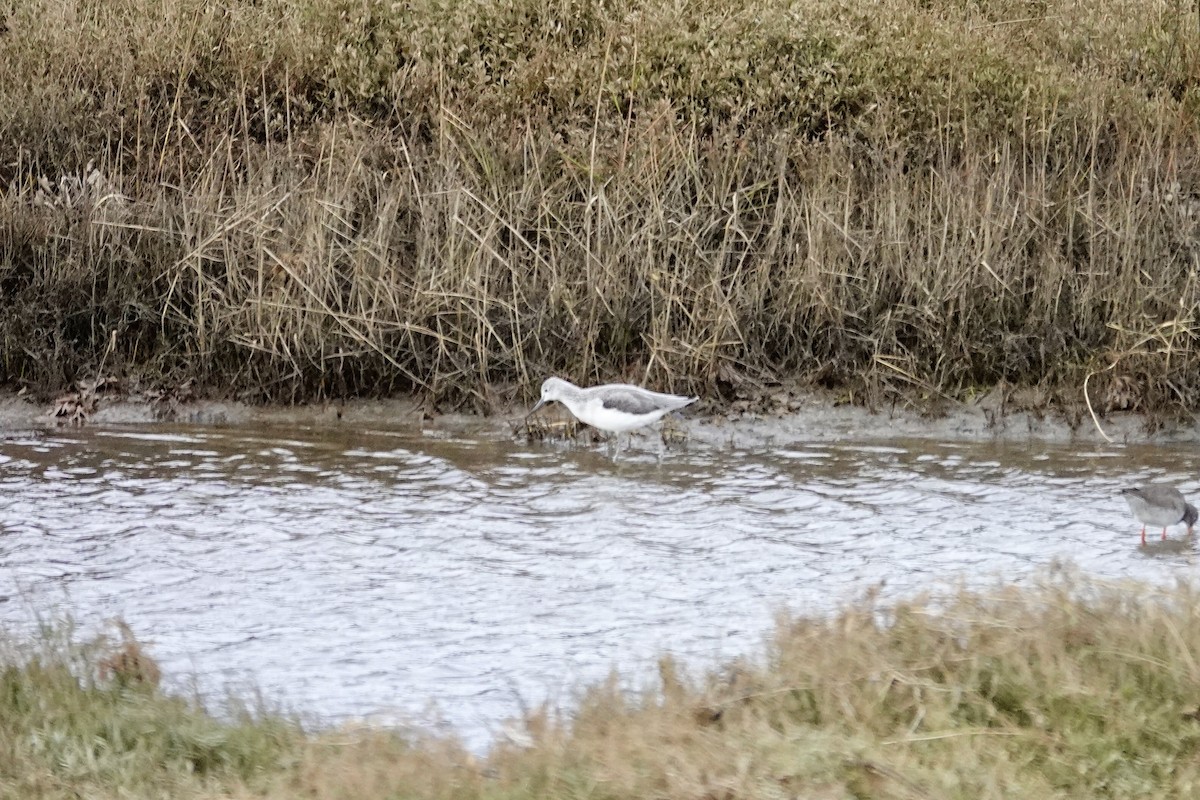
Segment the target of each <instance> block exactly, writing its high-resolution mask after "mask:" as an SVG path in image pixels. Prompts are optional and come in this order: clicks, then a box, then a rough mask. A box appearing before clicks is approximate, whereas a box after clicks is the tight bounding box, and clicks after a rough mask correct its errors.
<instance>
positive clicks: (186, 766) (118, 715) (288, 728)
mask: <svg viewBox="0 0 1200 800" xmlns="http://www.w3.org/2000/svg"><path fill="white" fill-rule="evenodd" d="M1196 591H1197V590H1196V588H1195V587H1194V586H1191V585H1180V586H1177V587H1175V588H1168V589H1156V588H1151V587H1147V586H1141V585H1135V584H1119V585H1117V584H1100V583H1095V582H1091V581H1087V580H1080V579H1079V578H1077V577H1073V576H1070V575H1063V574H1051V575H1049V576H1047V577H1046V578H1045V579H1044V580H1043V581H1042V582H1041V583H1040V584H1039V585H1036V586H1030V587H1025V588H1005V589H998V590H995V591H986V592H966V591H964V592H958V593H953V592H951V593H947V594H945V595H942V596H940V597H936V598H932V599H924V600H916V601H912V602H905V603H900V604H897V605H890V606H884V605H880V604H878V603H876V602H875V601H873V600H871V599H870V598H868V599H866V600H864V601H863V602H861V603H859V604H856V605H855V606H853V607H851V608H848V609H847V610H845V611H843V612H841V613H840V614H838V615H836V616H835V617H832V618H829V619H803V618H802V619H784V620H781V621H780V623H779V626H778V629H777V631H776V632H775V634H774V636H773V637H772V639H771V641H770V643H769V647H768V655H767V656H766V658H765V661H764V662H763V663H755V662H749V661H747V662H743V663H735V664H730V665H728V666H727V667H725V668H724V669H722V670H719V671H717V672H714V673H711V674H709V675H707V676H706V677H703V678H702V679H699V680H693V679H688V678H686V677H683V676H682V675H681V674H680V673H679V671H678V670H677V668H676V666H675V665H674V664H673V663H672V662H670V661H669V660H664V661H663V662H662V664H661V666H660V680H659V682H658V686H656V687H654V688H653V689H647V690H646V691H645V692H642V693H638V694H631V693H629V692H627V691H622V690H620V689H618V688H617V683H616V680H615V679H614V680H613V681H610V682H609V683H607V684H604V685H600V686H595V687H592V688H590V689H588V690H587V691H586V692H584V693H583V694H582V695H581V696H580V698H579V700H578V701H577V704H576V707H575V708H573V709H570V710H569V717H568V718H567V719H563V720H559V719H558V718H556V717H555V716H553V715H551V714H549V713H546V712H541V713H534V714H531V715H530V716H529V717H528V718H527V719H526V720H525V732H526V734H527V738H528V741H527V742H522V743H520V744H514V743H499V744H497V745H495V746H494V748H493V749H492V751H491V752H490V753H488V754H487V755H486V756H483V757H477V756H474V755H472V754H470V753H468V752H466V751H464V750H463V749H462V748H461V747H460V746H458V745H457V744H455V743H454V742H452V741H447V740H437V739H422V738H408V739H406V738H403V737H401V736H399V735H394V734H389V733H387V732H384V731H378V730H370V729H344V730H338V731H331V732H325V733H319V734H307V735H306V734H304V733H302V732H301V731H300V729H299V728H297V727H295V726H294V725H292V724H291V723H287V722H281V721H279V720H273V719H271V718H270V717H258V718H257V719H256V718H251V717H249V716H242V717H240V718H239V719H238V720H237V721H235V722H224V723H222V722H216V721H214V720H212V719H211V718H209V717H207V716H206V715H205V714H204V713H203V712H201V711H198V710H195V709H192V708H190V707H189V706H188V705H187V704H184V703H181V702H180V701H178V700H175V699H172V698H169V697H164V696H162V695H161V694H159V693H158V692H157V690H156V689H155V688H154V686H153V685H151V684H147V683H144V682H137V683H129V682H121V681H113V680H107V681H106V680H100V679H98V678H97V673H96V671H95V669H93V668H91V667H90V666H88V665H89V663H93V662H89V660H88V659H89V653H91V652H92V651H88V650H87V649H84V650H80V649H79V648H77V647H71V648H65V645H63V644H62V643H61V641H60V642H59V643H58V644H56V645H54V646H53V647H50V646H45V645H43V646H41V647H40V648H39V652H40V655H39V656H38V657H36V658H30V657H29V655H28V653H27V652H26V653H25V655H23V656H20V657H18V656H17V655H15V654H14V653H13V652H12V648H11V647H10V652H9V653H8V655H7V656H6V657H5V659H4V663H5V667H4V670H3V672H2V673H0V682H2V687H3V692H0V712H2V713H0V752H3V753H4V754H5V758H3V759H0V787H8V788H6V789H0V796H12V797H55V798H57V797H64V798H66V797H78V796H87V797H123V798H142V797H146V798H148V797H161V796H173V797H248V796H255V797H280V798H284V797H287V798H295V797H308V798H320V799H324V798H347V800H348V799H349V798H355V799H356V800H370V799H371V798H397V797H402V798H510V799H515V798H526V797H528V798H533V797H546V798H551V797H552V798H624V797H656V798H663V799H664V800H675V799H676V798H678V799H679V800H697V799H699V798H726V799H727V800H741V799H742V798H764V799H766V798H771V799H772V800H774V799H776V798H810V799H815V800H827V799H828V800H841V799H842V798H846V799H847V800H849V799H850V798H876V799H878V798H882V799H884V800H888V799H890V798H896V799H897V800H899V799H901V798H903V799H905V800H908V799H910V798H918V799H924V798H937V799H939V800H940V799H942V798H945V799H946V800H952V799H953V800H957V799H961V800H967V799H968V798H969V799H970V800H991V799H992V798H1010V797H1037V798H1089V800H1091V799H1094V798H1122V799H1123V798H1129V797H1139V798H1183V797H1193V796H1195V795H1196V793H1197V792H1198V791H1200V721H1198V720H1200V664H1198V661H1197V659H1198V658H1200V617H1198V615H1200V611H1198V610H1197V609H1200V604H1198V602H1197V596H1196ZM128 645H129V641H128V640H127V641H126V642H125V646H128ZM27 650H28V648H27V647H26V648H24V650H21V649H20V648H18V651H20V652H25V651H27ZM139 653H140V655H139V657H140V658H142V659H145V657H146V656H145V653H144V651H139ZM90 657H92V658H94V657H95V656H90ZM4 792H8V793H7V794H4Z"/></svg>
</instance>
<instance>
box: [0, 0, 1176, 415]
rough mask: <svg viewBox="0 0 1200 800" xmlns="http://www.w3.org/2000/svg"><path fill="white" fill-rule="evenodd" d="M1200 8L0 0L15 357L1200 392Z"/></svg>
mask: <svg viewBox="0 0 1200 800" xmlns="http://www.w3.org/2000/svg"><path fill="white" fill-rule="evenodd" d="M47 20H53V21H54V24H52V25H51V24H47ZM1198 21H1200V20H1198V18H1197V15H1196V14H1195V13H1194V10H1193V9H1192V8H1191V6H1190V5H1188V4H1184V3H1182V2H1181V0H1101V1H1100V2H1096V3H1078V2H1074V0H1036V2H1029V0H986V1H985V0H976V1H968V0H882V2H875V1H874V0H840V1H839V2H829V0H793V1H792V2H786V1H785V0H732V1H731V2H726V3H716V4H714V3H700V2H690V1H689V0H683V1H682V2H673V1H672V2H668V1H667V0H589V1H588V2H583V1H582V0H403V1H393V0H234V1H233V2H227V3H222V4H219V5H215V4H212V3H209V2H206V0H169V1H168V2H165V3H151V2H148V1H147V0H105V1H104V2H99V1H98V0H0V23H2V25H0V155H2V156H3V157H2V158H0V187H2V188H0V302H2V304H3V313H0V381H5V382H9V383H12V384H20V385H24V386H28V387H30V388H31V389H33V390H34V391H35V393H40V394H48V393H50V392H52V391H56V390H59V389H62V388H66V387H69V386H70V385H71V384H73V383H76V382H79V381H83V380H85V379H92V378H95V377H96V376H97V375H98V373H100V372H101V371H103V373H104V374H105V375H116V376H118V377H119V378H121V379H123V380H125V381H128V382H129V383H130V385H140V386H143V387H148V386H159V387H169V386H173V385H178V384H180V383H183V382H185V381H186V380H188V379H194V380H195V381H196V382H197V385H199V386H201V387H204V388H206V389H208V390H213V391H219V392H233V393H236V394H238V395H239V396H242V397H247V398H257V399H264V400H276V401H279V400H283V401H289V400H304V399H314V398H319V397H329V396H344V395H353V394H381V393H388V392H396V391H410V390H415V391H418V392H422V393H426V394H427V395H428V396H429V397H431V398H432V399H433V400H435V401H451V402H458V403H467V404H468V405H472V406H474V407H476V408H479V409H482V410H487V409H490V408H492V407H494V406H496V405H502V404H503V403H505V402H507V401H511V400H515V399H520V398H521V397H523V396H528V393H529V392H531V391H532V390H533V389H535V388H536V385H537V384H538V383H539V382H540V379H541V378H542V377H544V376H545V375H546V374H548V373H559V374H563V375H566V376H568V377H571V378H573V379H575V380H578V381H582V382H589V381H595V380H601V379H615V378H627V379H633V380H637V381H646V382H649V383H651V384H653V385H654V386H656V387H657V388H661V389H672V390H676V391H684V390H691V391H703V392H705V393H706V394H708V395H709V396H712V395H714V394H717V393H723V394H726V395H728V394H733V393H737V392H741V391H748V390H749V389H750V388H752V387H754V386H759V385H761V384H762V383H764V382H771V381H775V380H785V381H793V380H795V381H800V382H801V383H806V384H808V385H812V386H821V387H829V388H832V389H835V390H837V391H838V392H840V393H841V394H843V395H845V396H847V397H850V398H853V399H856V400H859V401H863V402H868V403H875V402H880V401H882V400H884V399H885V398H888V397H895V396H901V397H906V398H910V399H918V400H919V399H921V398H925V399H933V398H937V397H943V396H951V397H958V398H962V397H969V396H971V395H973V394H975V393H977V392H980V391H984V390H987V389H989V388H990V387H993V386H995V385H998V384H1002V383H1003V384H1010V385H1038V386H1041V387H1042V388H1044V389H1046V390H1047V392H1048V393H1049V394H1050V395H1051V396H1052V395H1053V394H1054V393H1055V392H1059V391H1066V392H1069V395H1070V397H1072V398H1078V397H1079V396H1080V389H1081V387H1082V386H1083V380H1084V378H1085V377H1089V376H1090V378H1089V389H1090V393H1091V397H1092V398H1093V400H1094V402H1095V404H1096V405H1097V407H1098V408H1099V409H1101V410H1103V409H1106V408H1141V409H1143V410H1150V411H1162V410H1167V409H1177V410H1192V409H1197V408H1200V337H1198V333H1200V330H1198V328H1197V322H1196V309H1197V305H1198V302H1200V289H1198V286H1197V285H1198V279H1197V274H1198V272H1197V263H1198V260H1197V259H1198V258H1200V257H1198V255H1197V253H1198V252H1200V171H1198V170H1197V164H1198V162H1200V135H1198V134H1200V124H1198V122H1197V120H1198V114H1200V85H1198V83H1197V76H1198V75H1200V33H1198V32H1197V23H1198Z"/></svg>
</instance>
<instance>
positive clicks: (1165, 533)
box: [1162, 528, 1167, 542]
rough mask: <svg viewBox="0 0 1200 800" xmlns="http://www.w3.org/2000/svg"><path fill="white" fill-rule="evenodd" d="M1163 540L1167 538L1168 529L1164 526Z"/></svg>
mask: <svg viewBox="0 0 1200 800" xmlns="http://www.w3.org/2000/svg"><path fill="white" fill-rule="evenodd" d="M1162 540H1163V541H1164V542H1165V541H1166V540H1167V529H1166V528H1163V536H1162Z"/></svg>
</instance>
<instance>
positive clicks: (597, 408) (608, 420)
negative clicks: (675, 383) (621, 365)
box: [526, 378, 700, 450]
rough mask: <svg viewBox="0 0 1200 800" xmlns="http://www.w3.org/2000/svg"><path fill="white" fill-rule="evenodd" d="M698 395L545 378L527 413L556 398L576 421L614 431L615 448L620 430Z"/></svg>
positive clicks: (645, 422)
mask: <svg viewBox="0 0 1200 800" xmlns="http://www.w3.org/2000/svg"><path fill="white" fill-rule="evenodd" d="M699 399H700V398H699V397H684V396H682V395H678V394H663V393H661V392H652V391H650V390H649V389H643V388H642V387H640V386H633V385H631V384H628V383H606V384H604V385H603V386H591V387H589V388H587V389H584V388H581V387H579V386H576V385H575V384H573V383H571V382H570V381H564V380H563V379H562V378H547V379H546V380H545V381H544V382H543V383H542V397H541V399H540V400H538V402H537V405H535V406H534V407H533V408H532V409H530V410H529V414H532V413H533V412H535V411H537V410H538V409H539V408H541V407H542V406H544V405H546V403H550V402H553V401H555V400H557V401H558V402H560V403H562V404H563V405H564V406H566V407H567V410H569V411H570V412H571V413H572V414H574V415H575V418H576V419H578V420H579V421H580V422H583V423H586V424H588V425H591V426H592V427H593V428H599V429H600V430H602V431H608V432H609V433H615V434H616V435H617V449H618V450H619V449H620V436H621V434H622V433H625V432H626V431H631V430H634V429H636V428H641V427H644V426H646V425H649V424H650V423H652V422H657V421H658V420H659V419H661V418H662V416H663V415H664V414H667V413H670V412H671V411H678V410H679V409H681V408H683V407H685V406H690V405H691V404H692V403H694V402H696V401H697V400H699ZM526 416H527V417H528V416H529V415H528V414H527V415H526Z"/></svg>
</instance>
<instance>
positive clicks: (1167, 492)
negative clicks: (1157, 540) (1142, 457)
mask: <svg viewBox="0 0 1200 800" xmlns="http://www.w3.org/2000/svg"><path fill="white" fill-rule="evenodd" d="M1121 494H1122V495H1124V497H1125V501H1126V502H1127V503H1129V510H1130V511H1132V512H1133V515H1134V516H1135V517H1137V518H1138V521H1139V522H1141V523H1142V544H1145V543H1146V526H1147V525H1153V526H1154V527H1156V528H1159V527H1161V528H1162V538H1163V539H1166V538H1167V528H1168V527H1170V526H1171V525H1178V524H1179V523H1181V522H1182V523H1184V524H1185V525H1187V532H1188V536H1191V535H1192V526H1194V525H1195V524H1196V518H1197V516H1198V515H1197V512H1196V507H1195V506H1194V505H1192V504H1191V503H1189V502H1188V501H1187V500H1185V499H1184V497H1183V495H1182V494H1180V492H1179V490H1178V489H1176V488H1175V487H1174V486H1156V485H1153V484H1152V485H1149V486H1136V487H1132V488H1128V489H1122V490H1121Z"/></svg>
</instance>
